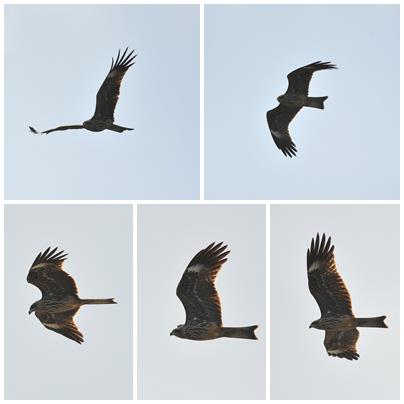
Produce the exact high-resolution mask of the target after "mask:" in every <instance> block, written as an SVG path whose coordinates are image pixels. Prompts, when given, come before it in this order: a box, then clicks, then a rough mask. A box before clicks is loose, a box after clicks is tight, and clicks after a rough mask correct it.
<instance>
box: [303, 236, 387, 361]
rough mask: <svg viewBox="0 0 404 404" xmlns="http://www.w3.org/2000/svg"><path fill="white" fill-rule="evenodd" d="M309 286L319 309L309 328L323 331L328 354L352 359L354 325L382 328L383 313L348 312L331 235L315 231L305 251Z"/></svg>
mask: <svg viewBox="0 0 404 404" xmlns="http://www.w3.org/2000/svg"><path fill="white" fill-rule="evenodd" d="M307 275H308V280H309V289H310V292H311V294H312V295H313V297H314V298H315V300H316V302H317V304H318V306H319V308H320V312H321V318H320V319H318V320H316V321H313V322H312V323H311V325H310V328H317V329H320V330H325V339H324V346H325V348H326V350H327V353H328V355H330V356H336V357H339V358H346V359H349V360H352V359H354V360H356V359H358V358H359V354H358V353H357V350H356V343H357V341H358V338H359V331H358V330H357V327H378V328H386V327H387V326H386V324H385V323H384V319H385V318H386V316H380V317H368V318H358V317H355V316H354V314H353V312H352V304H351V296H350V294H349V292H348V289H347V287H346V286H345V283H344V281H343V279H342V278H341V276H340V275H339V273H338V271H337V266H336V262H335V257H334V246H333V245H331V237H329V238H328V240H327V241H326V237H325V234H323V236H322V238H321V240H320V236H319V234H317V237H316V239H315V240H314V239H312V240H311V246H310V248H309V249H308V250H307Z"/></svg>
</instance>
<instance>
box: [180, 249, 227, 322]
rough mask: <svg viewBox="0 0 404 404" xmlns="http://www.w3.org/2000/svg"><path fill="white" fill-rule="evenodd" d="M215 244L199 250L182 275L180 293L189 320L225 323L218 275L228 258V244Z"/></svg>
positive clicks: (187, 320)
mask: <svg viewBox="0 0 404 404" xmlns="http://www.w3.org/2000/svg"><path fill="white" fill-rule="evenodd" d="M222 244H223V243H219V244H216V243H212V244H210V245H209V246H208V247H206V248H205V249H203V250H201V251H199V252H198V254H196V255H195V257H194V258H192V260H191V262H190V263H189V264H188V266H187V269H186V270H185V272H184V274H183V275H182V278H181V281H180V283H179V284H178V287H177V296H178V297H179V298H180V300H181V302H182V304H183V305H184V308H185V313H186V323H191V322H201V321H209V322H213V323H216V324H218V325H222V310H221V306H220V299H219V295H218V293H217V291H216V288H215V284H214V282H215V278H216V275H217V273H218V272H219V270H220V268H221V266H222V265H223V264H224V263H225V262H226V261H227V258H226V256H227V255H228V254H229V253H230V251H226V248H227V245H225V246H222Z"/></svg>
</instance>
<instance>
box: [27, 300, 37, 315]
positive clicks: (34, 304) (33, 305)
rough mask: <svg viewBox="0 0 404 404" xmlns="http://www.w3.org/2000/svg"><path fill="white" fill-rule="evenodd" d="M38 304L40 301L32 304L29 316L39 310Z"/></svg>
mask: <svg viewBox="0 0 404 404" xmlns="http://www.w3.org/2000/svg"><path fill="white" fill-rule="evenodd" d="M38 303H39V301H37V302H35V303H32V304H31V307H30V308H29V312H28V314H31V313H33V312H34V311H35V310H36V309H37V308H38Z"/></svg>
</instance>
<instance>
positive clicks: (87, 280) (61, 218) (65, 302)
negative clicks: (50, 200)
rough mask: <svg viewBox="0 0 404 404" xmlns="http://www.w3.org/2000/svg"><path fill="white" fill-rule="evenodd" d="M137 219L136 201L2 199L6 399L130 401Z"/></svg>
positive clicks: (131, 390) (131, 392)
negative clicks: (12, 202) (53, 202)
mask: <svg viewBox="0 0 404 404" xmlns="http://www.w3.org/2000/svg"><path fill="white" fill-rule="evenodd" d="M132 223H133V220H132V206H130V205H6V207H5V271H4V280H5V284H4V285H5V286H4V296H5V299H4V302H5V306H4V321H5V325H4V358H5V362H4V375H5V379H4V380H5V382H4V394H5V399H8V400H14V399H18V400H78V399H81V400H118V399H122V400H123V399H124V400H130V399H132V398H133V287H132V285H133V283H132V282H133V259H132V250H133V229H132V227H133V224H132ZM48 247H50V250H49V249H48ZM56 247H58V249H57V250H56V251H53V249H54V248H56ZM62 251H64V253H62ZM39 253H42V254H39ZM64 254H68V255H67V256H65V255H64ZM61 268H62V269H63V271H65V272H66V273H64V272H61V271H60V269H61ZM69 275H70V276H69ZM27 282H28V283H27ZM75 285H76V286H77V289H78V291H77V292H75ZM40 289H41V290H42V296H41V292H40ZM77 293H78V296H79V298H78V297H77ZM80 299H91V301H86V302H83V301H81V300H80ZM94 299H95V301H94ZM112 299H113V300H112ZM111 300H112V301H111ZM80 301H81V303H80ZM114 302H115V303H116V304H113V303H114ZM82 303H85V307H83V306H81V304H82ZM80 307H81V309H80V310H79V308H80ZM77 311H78V312H77ZM29 313H31V315H29Z"/></svg>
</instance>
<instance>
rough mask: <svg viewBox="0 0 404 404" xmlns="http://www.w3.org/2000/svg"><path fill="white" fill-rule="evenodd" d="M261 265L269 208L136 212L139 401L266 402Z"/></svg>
mask: <svg viewBox="0 0 404 404" xmlns="http://www.w3.org/2000/svg"><path fill="white" fill-rule="evenodd" d="M221 242H223V244H222V245H218V243H219V244H220V243H221ZM212 243H215V244H212ZM229 251H230V252H229ZM227 252H229V253H228V254H227ZM226 259H227V261H226ZM265 260H266V258H265V206H264V205H140V206H139V208H138V278H137V279H138V285H137V288H138V296H137V310H138V331H137V344H138V349H137V352H138V358H137V392H138V397H137V398H138V399H141V400H143V399H153V400H160V399H169V400H180V399H187V400H191V399H192V400H198V399H201V400H210V399H212V400H214V399H228V400H230V399H231V400H237V399H243V400H248V399H265V390H266V388H265V383H266V375H265V373H266V370H265V369H266V364H265V363H266V324H265V316H266V315H265V312H266V307H265V304H266V303H265V301H266V290H265V289H266V288H265V279H266V268H265V267H266V263H265ZM220 268H221V269H220ZM217 271H219V273H218V274H217V281H216V289H215V287H214V286H213V284H214V277H215V273H216V272H217ZM176 294H177V296H176ZM180 299H181V300H180ZM182 303H184V306H183V304H182ZM185 307H186V312H185V310H184V308H185ZM220 313H221V314H222V321H223V322H222V326H221V325H220ZM185 320H187V321H186V322H185ZM256 326H258V327H256ZM223 327H224V328H227V327H234V328H232V329H231V330H228V329H226V330H225V329H224V328H223ZM229 333H230V335H229ZM221 336H223V337H221ZM228 336H231V337H228ZM209 338H211V339H209ZM255 338H257V339H255Z"/></svg>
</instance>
